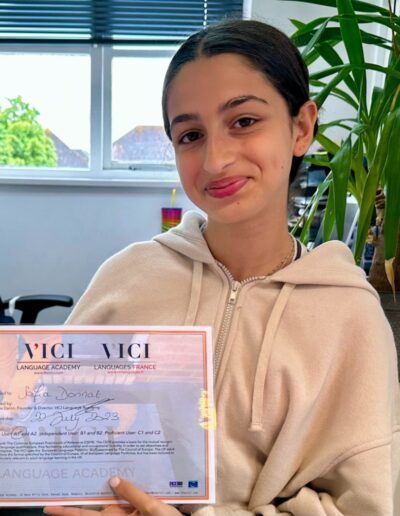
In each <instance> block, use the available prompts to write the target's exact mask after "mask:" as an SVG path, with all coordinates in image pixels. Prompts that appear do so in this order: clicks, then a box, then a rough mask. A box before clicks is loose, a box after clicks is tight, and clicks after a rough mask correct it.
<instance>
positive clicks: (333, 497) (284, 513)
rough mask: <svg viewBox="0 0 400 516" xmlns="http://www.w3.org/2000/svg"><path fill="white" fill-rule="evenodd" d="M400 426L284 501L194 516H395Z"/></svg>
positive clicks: (216, 508)
mask: <svg viewBox="0 0 400 516" xmlns="http://www.w3.org/2000/svg"><path fill="white" fill-rule="evenodd" d="M399 453H400V427H399V428H397V430H396V431H395V432H394V434H393V436H392V437H391V438H389V439H388V442H386V443H379V442H378V443H376V444H375V445H373V444H372V443H370V444H369V448H368V449H366V450H362V451H359V452H355V453H354V455H352V456H351V457H349V458H346V459H344V460H343V461H342V462H340V463H338V464H337V465H335V466H334V467H332V468H331V469H330V470H329V471H328V472H327V473H326V474H325V475H324V476H322V477H321V478H317V479H315V481H314V482H311V483H310V485H308V486H304V487H303V488H301V489H300V491H299V492H298V493H297V494H296V495H295V496H293V497H292V498H289V499H287V500H285V501H284V502H282V501H280V502H277V503H273V504H268V505H262V506H258V507H255V508H253V510H248V509H246V508H239V507H232V506H228V505H219V506H218V505H216V506H207V507H203V508H202V509H200V510H198V511H195V512H194V513H193V514H195V516H255V515H262V516H277V515H281V516H396V515H397V513H395V512H394V507H393V500H394V490H395V488H396V478H397V476H398V467H399Z"/></svg>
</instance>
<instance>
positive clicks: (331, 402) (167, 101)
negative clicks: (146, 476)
mask: <svg viewBox="0 0 400 516" xmlns="http://www.w3.org/2000/svg"><path fill="white" fill-rule="evenodd" d="M163 110H164V120H165V129H166V132H167V134H168V136H169V137H170V138H171V140H172V142H173V145H174V148H175V153H176V164H177V168H178V171H179V175H180V178H181V182H182V185H183V188H184V190H185V192H186V193H187V195H188V196H189V197H190V199H191V200H192V201H193V202H194V203H195V204H196V205H197V206H198V207H199V208H201V210H203V211H204V212H205V213H206V214H207V218H206V219H205V218H203V217H202V216H201V215H200V214H198V213H195V212H189V213H187V214H186V215H185V216H184V218H183V221H182V223H181V224H180V225H179V226H178V227H177V228H175V229H173V230H170V231H169V232H168V233H166V234H163V235H158V236H156V237H155V238H154V239H153V240H152V241H151V242H144V243H139V244H134V245H132V246H130V247H128V248H127V249H125V250H123V251H122V252H120V253H118V254H117V255H116V256H114V257H112V258H111V259H110V260H108V261H107V262H106V263H105V264H104V265H103V266H102V267H101V268H100V270H99V271H98V273H97V274H96V275H95V277H94V279H93V281H92V283H91V284H90V286H89V288H88V290H87V291H86V293H85V294H84V296H83V297H82V299H81V301H80V302H79V304H78V305H77V307H76V308H75V310H74V312H73V314H72V316H71V318H70V319H69V321H68V322H69V323H71V324H145V325H147V324H155V325H164V324H173V325H179V324H188V325H193V324H199V325H211V326H212V327H213V332H214V337H215V342H214V346H215V348H214V353H215V367H216V380H215V395H216V409H217V422H218V423H217V504H216V505H215V506H206V507H193V506H187V507H184V508H183V507H180V508H175V507H171V506H167V505H165V504H163V503H161V502H159V501H158V500H156V499H154V498H152V497H151V496H149V495H146V494H145V493H142V492H141V491H138V490H137V489H136V488H135V487H134V486H132V485H131V484H129V483H128V482H126V481H124V480H119V479H112V482H111V485H112V486H113V487H114V488H115V491H116V492H117V493H118V494H119V495H121V496H123V497H125V498H126V499H127V500H128V501H129V502H130V503H131V504H132V506H133V507H134V508H133V509H131V512H132V514H144V515H150V514H151V515H153V516H154V515H155V516H173V515H178V514H180V513H182V512H183V513H189V512H190V513H194V514H196V516H211V515H215V516H228V515H229V516H230V515H232V516H233V515H235V516H251V515H252V514H262V515H264V516H270V515H277V514H284V515H292V516H323V515H324V516H328V515H329V516H339V515H346V516H349V515H352V516H390V515H392V514H393V491H394V486H395V484H396V478H397V475H398V470H399V446H400V432H399V430H400V426H399V425H400V417H399V407H400V403H399V397H398V379H397V376H396V354H395V348H394V344H393V337H392V333H391V330H390V327H389V325H388V323H387V321H386V319H385V317H384V315H383V312H382V310H381V307H380V304H379V299H378V297H377V295H376V293H375V291H374V290H373V289H372V287H371V286H370V285H369V283H368V282H367V281H366V279H365V275H364V273H363V271H362V270H361V269H360V268H358V267H356V266H355V264H354V261H353V258H352V255H351V252H350V251H349V250H348V248H347V247H346V246H345V245H344V244H342V243H340V242H329V243H326V244H323V245H321V246H319V247H317V248H316V249H315V250H313V251H312V252H309V253H308V252H307V251H306V250H305V249H304V248H303V247H302V246H301V245H300V244H299V243H298V242H297V241H295V240H294V239H293V238H292V237H291V236H290V234H289V233H288V229H287V199H288V185H289V183H290V181H291V180H293V178H294V176H295V174H296V171H297V168H298V166H299V164H300V162H301V159H302V156H303V155H304V154H305V153H306V151H307V149H308V147H309V145H310V144H311V141H312V139H313V134H314V131H315V127H316V119H317V108H316V106H315V104H314V102H312V101H311V100H310V99H309V91H308V74H307V69H306V67H305V65H304V63H303V61H302V59H301V57H300V55H299V53H298V51H297V50H296V48H295V47H294V46H293V45H292V44H291V42H290V41H289V40H288V38H287V37H286V36H285V35H283V34H282V33H281V32H279V31H278V30H276V29H274V28H272V27H270V26H268V25H265V24H263V23H260V22H256V21H229V22H225V23H223V24H220V25H217V26H214V27H211V28H209V29H206V30H203V31H201V32H199V33H197V34H195V35H193V36H191V37H190V38H189V39H188V40H187V41H186V42H185V43H184V44H183V45H182V47H181V48H180V50H178V52H177V54H176V55H175V57H174V58H173V60H172V62H171V64H170V67H169V70H168V72H167V75H166V79H165V84H164V93H163ZM171 307H173V309H171ZM45 512H46V513H47V514H54V515H59V514H64V515H66V516H75V515H79V516H84V515H92V514H95V513H94V512H93V511H90V510H89V511H88V510H81V509H73V508H47V509H46V511H45ZM105 514H126V512H125V510H124V509H122V508H116V507H115V506H114V507H110V508H108V509H105Z"/></svg>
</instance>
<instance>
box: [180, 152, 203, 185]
mask: <svg viewBox="0 0 400 516" xmlns="http://www.w3.org/2000/svg"><path fill="white" fill-rule="evenodd" d="M175 162H176V168H177V170H178V174H179V177H180V180H181V183H182V186H183V188H184V190H185V191H186V192H188V190H189V191H190V190H192V189H193V186H194V185H195V183H196V179H197V177H198V170H199V164H198V160H196V159H195V157H194V156H193V155H192V154H189V153H186V154H181V155H177V154H176V155H175Z"/></svg>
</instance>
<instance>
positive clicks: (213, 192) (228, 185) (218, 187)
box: [206, 176, 248, 199]
mask: <svg viewBox="0 0 400 516" xmlns="http://www.w3.org/2000/svg"><path fill="white" fill-rule="evenodd" d="M247 181H248V177H244V176H238V177H227V178H225V179H221V180H220V181H212V182H211V183H208V185H207V186H206V192H207V193H208V194H209V195H210V196H211V197H215V198H216V199H222V198H224V197H230V196H231V195H234V194H235V193H236V192H238V191H239V190H240V189H241V188H242V187H243V186H244V185H245V184H246V183H247Z"/></svg>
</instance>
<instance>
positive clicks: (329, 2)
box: [281, 0, 388, 15]
mask: <svg viewBox="0 0 400 516" xmlns="http://www.w3.org/2000/svg"><path fill="white" fill-rule="evenodd" d="M288 1H292V0H281V2H288ZM297 2H303V3H306V4H317V5H326V6H327V7H336V0H297ZM353 6H354V9H356V10H357V11H363V12H369V13H373V12H374V13H381V14H384V15H387V13H388V10H387V9H385V8H384V7H380V6H378V5H374V4H370V3H369V2H361V1H359V0H353Z"/></svg>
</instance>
